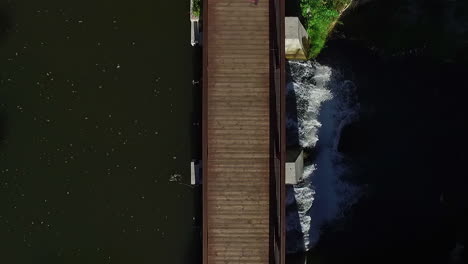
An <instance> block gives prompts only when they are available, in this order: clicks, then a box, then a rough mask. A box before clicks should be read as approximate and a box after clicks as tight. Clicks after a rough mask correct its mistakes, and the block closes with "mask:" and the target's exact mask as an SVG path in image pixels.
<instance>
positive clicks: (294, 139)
mask: <svg viewBox="0 0 468 264" xmlns="http://www.w3.org/2000/svg"><path fill="white" fill-rule="evenodd" d="M286 75H287V76H288V80H287V83H288V84H289V83H292V80H291V79H290V77H289V76H291V68H290V66H289V64H286ZM286 113H287V119H288V122H291V123H293V124H295V125H293V126H286V135H287V138H286V141H287V142H286V144H287V146H288V148H289V147H296V146H299V127H298V126H297V125H298V124H299V120H298V118H297V115H298V112H297V97H296V92H295V91H294V89H288V91H287V96H286Z"/></svg>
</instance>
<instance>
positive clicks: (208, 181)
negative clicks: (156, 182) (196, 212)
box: [203, 0, 270, 264]
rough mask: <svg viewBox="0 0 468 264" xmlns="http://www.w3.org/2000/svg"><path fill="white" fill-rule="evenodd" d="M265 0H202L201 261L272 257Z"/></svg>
mask: <svg viewBox="0 0 468 264" xmlns="http://www.w3.org/2000/svg"><path fill="white" fill-rule="evenodd" d="M269 2H270V1H269V0H259V1H258V3H257V5H255V4H252V3H251V2H250V0H205V5H207V6H205V7H204V11H205V14H204V25H205V29H204V32H205V33H204V34H206V35H205V36H204V37H205V41H204V45H205V47H204V60H205V63H204V65H205V72H204V75H205V77H204V80H205V81H206V84H205V85H206V87H205V88H204V92H205V95H204V100H205V101H204V102H203V104H204V116H205V118H206V120H205V122H204V130H205V133H204V134H205V138H204V152H205V153H206V154H205V161H204V166H205V167H204V168H205V170H204V186H203V188H204V197H203V198H204V199H205V200H206V201H205V206H204V218H205V219H204V254H203V255H204V263H205V264H212V263H219V264H221V263H258V264H260V263H261V264H268V263H270V262H269V261H270V257H269V254H270V252H269V250H270V204H269V203H270V79H269V78H270V58H269V48H270V39H269V38H270V32H269V23H270V17H269Z"/></svg>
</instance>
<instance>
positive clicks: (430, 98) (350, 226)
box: [290, 0, 468, 264]
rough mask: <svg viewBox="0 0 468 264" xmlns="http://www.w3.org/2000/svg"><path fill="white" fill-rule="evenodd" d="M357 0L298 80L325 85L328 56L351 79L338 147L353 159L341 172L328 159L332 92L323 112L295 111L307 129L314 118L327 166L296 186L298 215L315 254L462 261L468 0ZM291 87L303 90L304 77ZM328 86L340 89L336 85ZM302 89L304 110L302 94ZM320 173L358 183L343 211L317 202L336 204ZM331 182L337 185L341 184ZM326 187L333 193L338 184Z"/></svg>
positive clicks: (358, 259)
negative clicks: (350, 111) (350, 116)
mask: <svg viewBox="0 0 468 264" xmlns="http://www.w3.org/2000/svg"><path fill="white" fill-rule="evenodd" d="M355 2H356V4H357V5H355V6H353V7H352V8H350V9H349V10H348V11H347V12H346V13H345V14H344V16H343V17H342V22H343V24H339V25H338V26H337V27H336V28H335V30H334V32H333V34H332V36H331V38H330V39H329V41H328V42H327V47H326V48H325V49H324V50H323V51H322V53H321V54H320V55H319V57H318V58H317V59H316V61H314V62H313V67H311V69H312V71H311V73H310V74H306V75H304V76H309V77H308V78H309V80H308V83H304V82H302V83H300V82H297V81H296V83H298V84H301V86H302V87H306V88H307V87H308V86H310V87H311V88H307V89H306V90H308V91H309V93H313V92H314V91H315V92H316V91H319V90H320V89H318V88H320V87H321V86H322V85H320V82H317V81H316V79H319V78H322V76H327V75H324V74H323V72H321V71H318V70H317V69H323V68H324V67H325V68H329V69H330V70H331V72H332V73H333V72H336V73H339V75H341V76H342V77H343V80H349V81H351V82H352V83H353V85H354V86H355V87H356V89H355V96H356V98H357V99H358V104H359V110H358V118H356V119H355V120H354V121H353V122H351V123H349V124H347V125H346V126H344V127H343V128H342V129H341V130H338V131H340V133H339V134H340V135H339V137H338V141H339V142H338V144H337V146H336V149H334V150H336V152H337V153H338V154H339V155H340V156H341V157H342V160H343V161H345V163H346V165H347V166H346V167H345V168H346V171H345V173H344V174H342V175H339V174H337V173H335V171H334V170H335V168H336V166H333V167H329V166H327V165H330V164H333V163H330V162H329V161H330V160H332V159H330V157H331V156H330V155H327V154H333V153H334V152H329V151H327V148H326V146H325V147H320V144H327V143H329V139H330V137H328V135H331V134H329V133H325V134H320V133H316V132H317V131H318V132H320V129H322V130H323V129H324V128H325V127H327V123H326V122H323V121H326V120H327V119H322V120H320V117H321V116H323V114H325V117H326V116H328V114H327V111H326V109H327V107H326V105H325V103H324V104H323V105H322V106H321V108H320V109H319V108H317V109H318V110H319V111H318V115H304V116H303V117H305V118H302V117H301V116H300V115H298V119H299V121H300V122H299V126H298V127H299V131H298V132H299V135H300V136H301V122H302V124H305V125H306V126H303V127H305V128H308V129H309V130H310V132H308V133H307V135H308V136H311V135H317V137H316V138H314V137H312V138H311V139H314V140H317V141H316V142H317V144H316V145H315V147H314V149H313V151H312V153H311V155H310V156H311V157H309V159H310V160H311V161H312V163H313V164H314V166H317V168H320V167H322V168H326V169H325V170H322V173H319V172H320V171H319V170H316V171H313V173H312V174H311V185H310V186H311V187H312V188H308V187H307V186H299V187H300V189H298V188H296V192H295V194H296V197H295V198H296V202H297V205H298V208H299V216H301V212H302V211H305V212H307V213H306V214H304V215H305V216H307V217H305V218H303V219H305V220H306V221H304V220H301V223H300V224H301V225H299V227H300V228H301V229H302V232H304V231H308V234H306V235H308V237H307V236H304V241H302V242H307V240H306V238H309V239H310V242H314V241H313V239H314V236H315V238H316V237H317V236H318V235H319V237H318V240H317V241H316V242H317V243H316V244H315V245H314V243H311V245H313V247H312V248H311V249H310V251H309V252H308V254H307V257H308V263H315V264H316V263H321V264H325V263H326V264H331V263H375V262H376V261H377V262H380V263H382V262H383V263H400V262H405V263H406V262H407V263H434V264H436V263H437V264H439V263H466V258H467V256H468V253H467V250H466V243H467V234H468V231H467V230H468V228H467V224H466V223H468V220H467V219H468V214H467V212H468V210H467V204H468V203H467V202H466V201H468V199H467V195H466V188H467V186H468V185H467V184H468V183H467V181H466V177H465V176H464V175H466V173H465V171H466V163H467V161H468V156H467V154H466V153H467V152H466V149H467V147H468V140H467V137H466V135H468V126H467V124H468V119H467V117H468V115H467V114H466V113H467V110H466V98H467V96H468V94H467V89H466V87H468V81H467V78H466V76H467V74H468V67H467V65H468V64H467V61H468V60H467V58H468V57H467V53H466V51H467V50H468V49H467V48H468V44H467V43H468V41H467V40H468V4H467V2H466V1H449V0H447V1H444V0H440V1H423V0H395V1H385V0H372V1H365V0H362V1H355ZM291 10H293V11H294V8H292V9H291ZM290 12H291V11H290ZM314 68H315V71H313V70H314ZM331 76H333V74H331ZM301 80H306V79H305V78H301ZM298 88H300V87H298ZM324 88H327V87H326V86H324ZM295 90H296V95H301V93H300V91H301V89H295ZM328 90H330V91H332V94H333V90H334V89H333V86H330V85H328ZM297 91H299V93H297ZM335 98H339V97H335ZM298 99H300V100H297V102H298V105H297V108H298V113H299V114H300V113H301V112H300V109H301V107H303V106H302V104H301V101H303V100H302V99H301V96H299V97H298ZM312 99H314V100H315V101H314V100H310V101H309V106H310V105H312V106H313V105H314V103H320V96H317V95H314V96H312ZM329 101H331V102H332V100H329ZM309 108H310V107H309ZM312 112H315V111H312ZM338 116H339V115H338ZM304 121H305V122H304ZM315 121H318V122H315ZM308 123H310V124H312V125H313V126H310V125H308ZM328 124H332V123H328ZM316 128H318V130H317V129H316ZM331 128H333V126H331ZM325 130H327V129H325ZM328 131H329V132H330V131H332V132H333V130H328ZM324 136H325V137H324ZM300 143H301V142H300ZM324 158H325V159H324ZM314 173H315V174H314ZM306 174H307V171H306ZM320 177H322V178H323V179H333V180H334V179H339V180H340V181H342V182H347V183H350V184H352V185H355V186H357V188H358V189H359V190H360V192H359V196H358V197H357V198H358V199H357V201H356V202H355V203H353V204H352V205H351V206H350V207H349V208H346V207H345V208H343V209H344V210H342V211H341V212H340V214H339V215H338V216H339V217H336V218H333V219H326V218H325V217H324V216H327V214H326V213H327V210H325V211H323V210H321V209H329V208H333V207H330V206H328V207H325V208H324V207H321V204H320V203H319V198H320V196H319V191H320V190H322V191H323V190H324V189H323V187H320V188H319V187H318V186H319V184H321V181H317V180H318V178H320ZM306 179H307V178H306ZM323 182H325V183H326V182H327V181H323ZM335 186H339V185H335ZM329 187H332V188H331V189H329V190H331V192H333V189H334V188H335V187H334V185H329ZM308 189H310V190H312V192H311V191H309V190H308ZM297 190H299V191H300V192H297ZM337 193H338V194H339V192H337ZM297 194H300V195H301V196H303V197H304V198H305V199H298V197H299V198H301V196H298V195H297ZM303 194H306V195H303ZM309 194H312V199H310V198H309V197H310V196H311V195H309ZM322 197H323V198H324V199H323V200H322V201H325V200H326V201H328V202H329V203H331V205H335V204H334V203H333V202H334V200H335V199H334V198H335V197H333V195H330V191H325V196H322ZM336 197H338V198H339V196H336ZM325 198H326V199H325ZM301 200H302V201H301ZM306 202H308V203H306ZM322 204H323V203H322ZM304 209H306V210H308V211H306V210H304ZM301 210H302V211H301ZM314 211H315V212H316V213H318V215H317V214H315V213H314ZM328 212H329V210H328ZM309 216H310V217H309ZM323 219H326V220H327V221H325V222H323V224H322V225H321V226H319V227H318V229H317V228H314V221H315V222H316V223H317V222H319V223H320V222H321V220H323ZM304 227H306V228H304ZM294 231H295V230H294ZM296 233H297V232H296ZM300 242H301V241H298V242H297V243H300ZM306 245H307V244H306ZM301 261H302V262H298V263H301V264H302V263H303V262H304V261H303V260H301Z"/></svg>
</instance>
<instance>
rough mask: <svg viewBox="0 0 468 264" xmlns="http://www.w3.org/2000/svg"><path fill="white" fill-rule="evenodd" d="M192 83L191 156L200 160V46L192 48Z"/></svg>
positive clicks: (201, 87) (201, 89) (201, 88)
mask: <svg viewBox="0 0 468 264" xmlns="http://www.w3.org/2000/svg"><path fill="white" fill-rule="evenodd" d="M193 50H194V51H193V78H192V79H193V85H192V106H193V109H192V126H191V127H192V133H191V135H192V140H191V144H192V148H191V149H192V158H193V159H195V160H201V148H202V123H201V122H202V92H203V86H202V85H203V84H202V77H201V76H202V67H200V65H202V48H201V47H200V46H198V45H197V46H195V47H194V48H193Z"/></svg>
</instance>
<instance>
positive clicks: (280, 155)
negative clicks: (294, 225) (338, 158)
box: [269, 0, 286, 264]
mask: <svg viewBox="0 0 468 264" xmlns="http://www.w3.org/2000/svg"><path fill="white" fill-rule="evenodd" d="M269 1H270V89H271V90H270V95H271V96H270V102H271V110H270V111H271V114H270V117H271V118H270V119H271V120H270V124H271V129H270V131H271V133H270V138H271V148H270V149H271V152H272V153H271V166H270V167H271V186H272V187H273V186H274V189H273V188H272V192H271V204H272V206H271V212H272V214H271V221H272V222H271V223H272V224H271V227H270V230H271V246H272V248H271V251H270V252H271V253H270V256H271V260H272V261H271V262H272V263H274V264H284V263H285V243H286V232H285V226H286V225H285V220H286V217H285V195H286V191H285V175H284V174H285V152H286V135H285V131H286V129H285V125H286V111H285V105H286V102H285V101H286V97H285V95H286V92H285V84H286V79H285V49H284V40H285V35H284V30H285V29H284V21H285V19H284V16H285V15H284V1H285V0H269Z"/></svg>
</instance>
